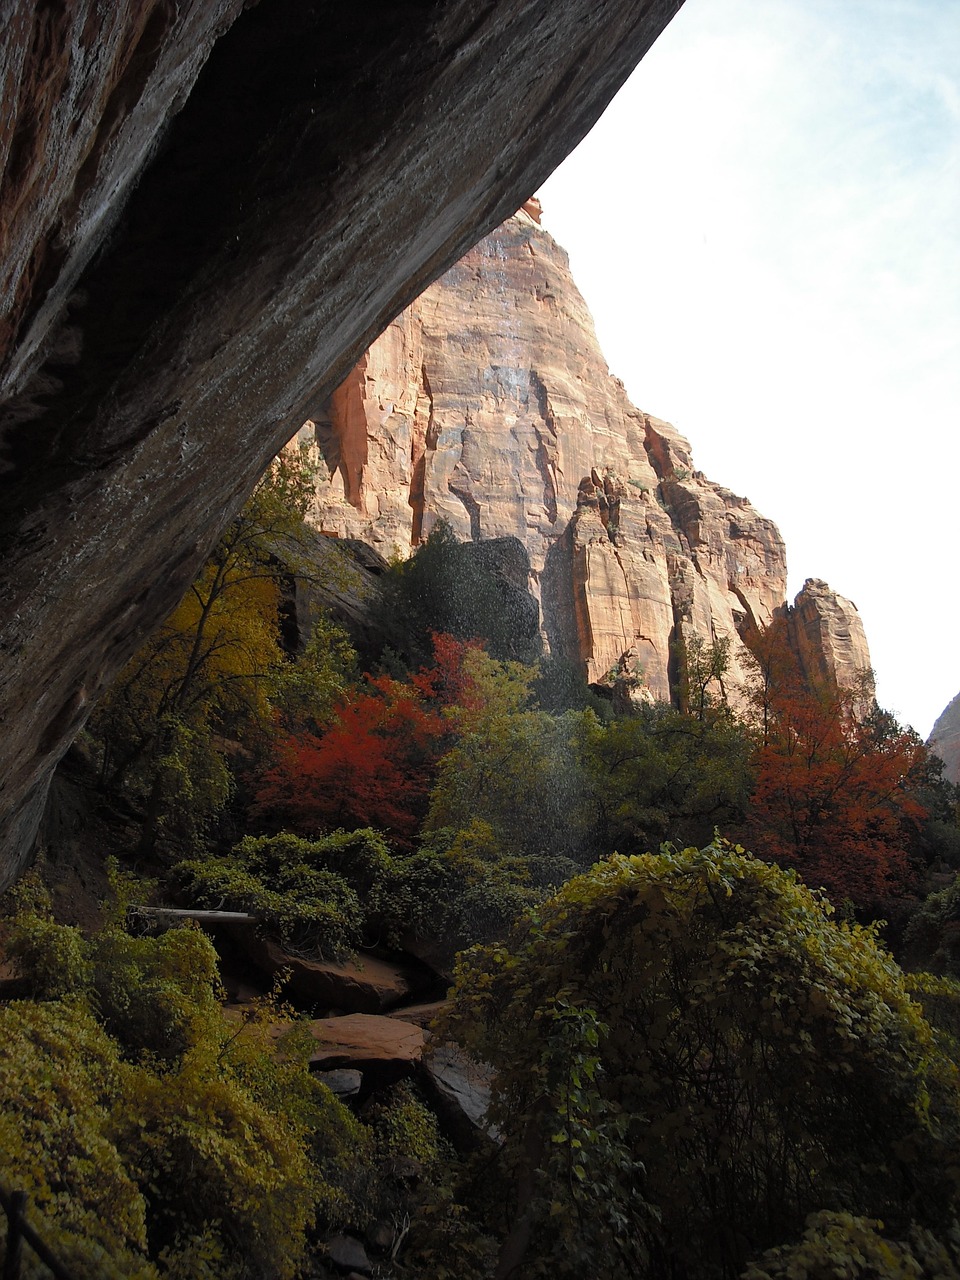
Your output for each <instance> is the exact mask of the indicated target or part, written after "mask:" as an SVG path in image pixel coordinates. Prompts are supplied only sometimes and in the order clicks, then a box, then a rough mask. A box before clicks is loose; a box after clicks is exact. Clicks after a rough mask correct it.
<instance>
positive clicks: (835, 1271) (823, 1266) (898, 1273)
mask: <svg viewBox="0 0 960 1280" xmlns="http://www.w3.org/2000/svg"><path fill="white" fill-rule="evenodd" d="M882 1233H883V1223H882V1222H877V1221H871V1220H870V1219H869V1218H858V1217H854V1216H853V1214H849V1213H829V1212H822V1213H814V1214H811V1215H810V1217H809V1218H808V1219H807V1226H806V1230H805V1231H804V1233H803V1238H802V1240H800V1241H799V1243H797V1244H793V1245H782V1246H780V1247H778V1248H775V1249H770V1250H768V1252H767V1253H765V1254H764V1255H763V1257H762V1258H760V1259H759V1260H758V1261H757V1262H754V1263H752V1264H751V1265H750V1266H749V1267H748V1268H747V1269H746V1271H745V1272H744V1273H743V1280H921V1278H922V1277H929V1280H960V1236H958V1234H957V1232H956V1231H951V1232H949V1233H948V1236H949V1238H948V1239H946V1240H941V1239H938V1238H937V1237H936V1235H934V1233H933V1232H931V1231H927V1230H924V1229H923V1228H922V1227H916V1226H914V1227H912V1228H911V1230H910V1232H909V1239H908V1240H890V1239H888V1238H887V1237H886V1236H885V1235H883V1234H882Z"/></svg>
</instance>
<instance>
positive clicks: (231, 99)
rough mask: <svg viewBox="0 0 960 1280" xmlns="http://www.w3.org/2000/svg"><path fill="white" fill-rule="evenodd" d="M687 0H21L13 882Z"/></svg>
mask: <svg viewBox="0 0 960 1280" xmlns="http://www.w3.org/2000/svg"><path fill="white" fill-rule="evenodd" d="M677 8H678V3H677V0H607V2H605V3H604V4H602V5H597V4H595V3H594V0H564V3H563V4H557V3H555V2H554V0H498V3H496V4H494V3H489V2H487V0H484V2H483V3H479V4H478V3H477V0H443V3H433V4H426V5H425V4H422V3H420V2H419V0H390V3H386V2H385V0H369V2H368V3H365V4H362V5H357V4H353V5H343V4H322V5H317V4H304V3H302V0H271V3H269V4H251V3H249V2H241V0H182V2H181V3H173V0H118V2H117V3H115V4H110V5H104V4H102V3H94V0H71V3H69V4H65V3H64V4H60V3H57V4H53V3H48V2H47V0H9V3H6V4H5V5H4V10H3V35H4V38H3V40H2V41H0V90H2V94H3V102H2V111H0V171H2V181H0V298H2V301H3V305H2V308H0V311H2V317H3V319H2V322H0V473H2V475H0V483H2V486H3V494H2V503H0V562H2V570H0V658H2V668H0V885H2V884H3V883H5V882H6V881H8V880H9V879H10V878H11V877H12V876H13V875H14V874H16V872H17V870H18V868H20V867H21V866H22V865H23V863H24V861H25V859H26V857H27V856H28V854H29V850H30V847H31V843H32V838H33V833H34V831H35V828H36V823H37V820H38V818H39V814H40V811H41V808H42V804H43V800H44V795H45V790H46V786H47V782H48V780H49V777H50V775H51V773H52V769H53V766H54V765H55V763H56V761H57V759H58V758H59V757H60V756H61V755H62V754H63V752H64V751H65V750H66V747H67V746H68V744H69V743H70V741H71V740H72V739H73V737H74V736H75V735H76V733H77V731H78V730H79V728H80V727H81V726H82V724H83V723H84V720H85V717H86V716H87V714H88V713H89V710H90V708H91V706H92V705H93V703H94V702H95V700H96V698H97V697H98V695H99V693H100V692H101V691H102V689H103V688H105V687H106V686H107V685H108V684H109V682H110V681H111V679H112V678H113V677H114V676H115V674H116V673H117V672H118V671H119V670H120V668H121V667H122V666H123V664H124V662H125V661H126V659H127V658H128V657H129V656H130V655H131V654H132V652H133V651H134V649H135V648H136V646H137V644H138V643H139V642H140V640H141V639H142V638H143V636H144V635H145V633H146V632H147V631H148V630H149V629H150V628H152V627H153V626H155V625H157V624H158V623H159V622H160V621H161V619H162V618H163V617H164V615H165V614H166V613H167V612H169V610H170V609H171V608H172V606H173V605H174V604H175V603H176V601H177V599H178V598H179V597H180V595H182V593H183V591H184V590H185V589H186V587H187V585H188V584H189V582H190V581H191V579H192V578H193V577H194V575H195V573H196V571H197V569H198V567H199V565H200V564H201V563H202V562H203V559H204V557H205V556H206V554H207V553H208V551H209V550H210V548H211V546H212V544H213V543H214V542H215V540H216V538H217V535H218V533H219V531H220V529H221V528H222V527H223V526H224V524H225V523H226V522H227V520H228V519H229V518H230V517H231V516H232V515H233V514H234V512H236V511H237V510H238V508H239V507H240V506H241V504H242V502H243V500H244V498H245V497H246V495H247V494H248V493H249V492H250V490H251V489H252V487H253V485H254V483H255V481H256V479H257V476H258V475H259V474H260V473H261V472H262V470H263V468H264V467H265V465H266V463H267V462H268V460H269V458H270V457H271V456H272V455H273V454H274V453H275V452H276V451H277V449H278V448H280V446H281V445H282V444H283V443H284V441H285V440H287V439H289V438H290V436H291V435H292V433H293V432H294V431H295V430H296V428H297V426H298V425H299V424H300V423H302V422H303V421H304V419H305V418H307V417H308V416H309V415H310V413H311V411H312V410H313V409H314V408H315V406H316V405H317V404H318V403H323V402H324V401H325V400H326V399H327V398H328V397H329V395H330V393H331V392H332V391H333V389H334V388H335V387H337V386H338V385H339V384H340V383H341V382H342V380H343V378H344V376H345V375H346V373H347V372H348V371H349V369H350V368H351V367H352V366H353V365H354V363H355V362H356V360H357V359H358V358H359V356H360V355H361V354H362V352H363V351H364V350H365V349H366V348H367V347H368V346H369V344H370V342H371V341H372V340H373V338H374V337H375V336H376V335H377V334H378V333H379V332H380V331H381V330H382V328H383V326H384V325H385V324H386V323H387V322H388V321H389V319H390V317H391V316H394V315H396V314H397V312H398V311H399V310H400V309H401V308H402V307H403V306H405V305H406V304H407V303H408V302H409V301H410V300H411V299H412V298H414V297H415V296H416V295H417V294H418V293H419V292H420V291H421V290H422V289H423V288H424V286H425V285H427V284H428V283H429V282H430V281H431V280H432V279H434V278H435V277H436V275H437V274H438V273H439V272H440V271H442V270H443V269H444V268H445V267H447V266H449V264H450V263H452V262H454V261H456V259H457V258H458V257H459V256H460V255H461V254H462V253H463V252H464V251H465V250H466V249H467V248H468V246H469V245H470V244H472V243H474V242H475V241H476V239H477V237H478V236H480V235H482V234H483V233H484V232H486V231H488V230H489V229H490V228H491V227H493V226H495V225H496V224H497V223H498V222H500V220H501V219H502V218H503V217H504V216H506V214H508V213H509V212H510V210H511V209H513V208H516V206H517V204H518V202H519V201H520V200H522V199H523V198H524V197H525V196H526V195H527V194H528V193H529V192H530V191H531V190H533V189H534V188H535V187H536V185H537V184H538V183H539V182H540V181H542V180H543V178H544V177H545V176H546V175H547V174H548V173H549V172H550V171H551V170H552V168H553V167H554V166H555V165H556V164H557V163H558V162H559V160H560V159H561V158H562V157H563V156H564V155H565V154H566V153H567V151H569V150H570V149H571V148H572V147H573V146H575V145H576V143H577V142H578V141H579V140H580V139H581V138H582V137H583V135H584V134H585V133H586V131H587V130H588V129H589V128H590V126H591V125H592V124H593V122H594V121H595V120H596V118H597V117H598V115H599V114H600V112H601V111H602V110H603V108H604V107H605V106H606V104H607V103H608V102H609V100H610V98H611V97H612V96H613V94H614V93H615V92H616V90H617V89H618V88H619V87H620V85H621V84H622V83H623V81H624V79H625V78H626V76H627V75H628V74H629V72H630V70H631V69H632V68H633V67H634V66H635V64H636V63H637V62H638V61H639V59H640V57H641V56H642V54H643V53H644V52H645V51H646V49H647V48H648V47H649V45H650V44H651V43H652V41H653V40H654V39H655V38H656V36H657V35H658V34H659V32H660V31H661V29H662V28H663V27H664V26H665V25H666V23H667V22H668V21H669V20H670V18H671V17H672V16H673V14H674V13H675V12H676V10H677Z"/></svg>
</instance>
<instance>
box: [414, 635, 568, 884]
mask: <svg viewBox="0 0 960 1280" xmlns="http://www.w3.org/2000/svg"><path fill="white" fill-rule="evenodd" d="M463 670H464V674H465V676H466V678H467V683H466V687H465V690H464V692H463V693H462V694H461V696H460V699H459V701H458V702H457V703H456V704H454V705H453V706H452V707H450V708H449V709H448V711H447V712H446V716H447V719H448V722H449V724H450V726H451V729H452V731H453V732H454V734H455V735H456V743H455V745H454V746H453V748H452V749H451V750H450V751H449V752H448V753H447V754H446V755H445V756H444V757H443V758H442V760H441V761H440V766H439V770H438V774H437V780H436V783H435V784H434V788H433V791H432V792H431V796H430V809H429V812H428V814H427V819H426V822H425V823H424V831H425V832H427V833H430V832H435V831H439V830H441V829H449V830H459V829H462V828H465V827H467V826H469V825H470V824H471V823H472V822H476V821H479V822H482V823H484V824H486V826H487V827H488V829H489V831H490V833H491V838H492V841H493V844H494V846H495V847H496V849H498V850H499V856H500V857H501V858H502V859H504V860H509V859H517V858H523V859H527V860H537V861H539V862H541V863H550V862H552V863H555V864H557V865H555V866H554V867H553V868H552V869H547V868H544V871H545V874H546V875H547V882H548V883H553V884H557V883H559V882H560V880H562V879H563V878H564V876H565V875H569V874H570V872H571V871H572V870H573V869H574V868H573V866H572V864H570V862H569V860H570V859H571V858H579V857H580V855H581V851H582V847H583V832H582V829H581V803H582V798H583V786H582V780H581V770H580V764H579V759H578V751H577V739H578V737H579V736H580V734H581V732H582V725H583V721H584V716H586V717H588V718H590V719H591V720H592V719H593V717H592V714H591V713H589V712H587V713H577V712H569V713H567V714H566V715H564V716H551V715H548V714H547V713H546V712H545V711H536V710H533V709H531V707H530V702H531V697H532V693H531V686H532V684H533V681H534V679H535V678H536V674H537V672H536V668H534V667H526V666H523V665H522V664H520V663H517V662H498V661H496V659H494V658H492V657H490V655H488V654H486V653H484V652H483V650H479V649H474V650H471V651H468V652H467V654H466V656H465V658H464V663H463ZM561 862H563V863H564V865H563V866H561V865H560V863H561ZM531 870H533V868H531Z"/></svg>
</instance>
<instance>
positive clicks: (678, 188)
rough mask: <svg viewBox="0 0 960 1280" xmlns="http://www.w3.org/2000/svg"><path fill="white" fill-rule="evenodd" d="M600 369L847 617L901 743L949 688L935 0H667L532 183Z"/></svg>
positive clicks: (958, 158)
mask: <svg viewBox="0 0 960 1280" xmlns="http://www.w3.org/2000/svg"><path fill="white" fill-rule="evenodd" d="M540 197H541V199H542V201H543V205H544V219H543V220H544V226H545V228H546V229H547V230H548V231H550V233H551V234H552V235H553V236H554V237H555V238H556V239H557V240H558V241H559V242H560V243H561V244H562V245H563V246H564V247H565V248H566V249H567V250H568V251H569V253H570V258H571V266H572V269H573V273H574V278H575V279H576V281H577V283H578V285H579V286H580V289H581V291H582V292H583V294H584V296H585V297H586V299H587V302H588V304H589V305H590V308H591V310H592V311H593V314H594V318H595V320H596V324H597V331H598V334H599V337H600V343H601V346H602V348H603V351H604V354H605V355H606V357H607V360H608V362H609V364H610V368H611V370H612V371H613V372H614V373H616V374H617V375H618V376H619V377H621V378H623V380H624V381H625V383H626V384H627V388H628V391H629V393H630V396H631V399H632V400H633V401H634V403H635V404H637V405H638V406H639V407H640V408H642V409H645V410H646V411H647V412H649V413H653V414H655V415H656V416H657V417H661V418H666V419H668V420H669V421H670V422H673V423H674V424H675V425H676V426H677V427H678V428H679V430H680V431H682V432H683V433H684V435H686V436H687V437H688V438H689V440H690V442H691V444H692V445H693V450H694V458H695V460H696V463H697V466H698V467H700V468H702V469H703V470H704V471H705V472H706V473H707V475H709V476H710V478H711V479H713V480H717V481H719V482H721V483H723V484H726V485H728V486H729V487H730V488H731V489H734V490H735V491H737V492H739V493H741V494H745V495H746V496H748V497H749V498H750V499H751V501H752V502H753V503H754V505H755V506H756V507H757V508H758V510H759V511H761V512H762V513H763V514H764V515H766V516H769V517H771V518H772V519H773V520H775V521H776V522H777V524H778V525H779V527H780V531H781V533H782V534H783V537H784V539H785V541H786V544H787V553H788V557H789V567H790V592H791V598H792V596H793V594H795V593H796V592H797V591H798V590H799V589H800V587H801V586H802V585H803V581H804V579H805V578H808V577H817V578H824V579H826V581H827V582H829V583H830V585H831V586H832V587H833V588H834V589H835V590H837V591H839V592H840V593H841V594H842V595H845V596H847V597H849V598H850V599H851V600H853V601H854V602H855V603H856V604H857V606H858V608H859V610H860V613H861V616H862V618H863V621H864V625H865V627H866V632H867V639H868V641H869V643H870V649H871V654H872V657H873V663H874V667H875V669H876V672H877V680H878V697H879V700H880V702H881V704H882V705H884V706H886V707H888V708H890V709H891V710H892V711H894V712H895V713H896V714H897V715H898V716H900V717H901V719H903V720H905V721H906V722H908V723H910V724H912V725H913V726H914V727H915V728H916V729H917V731H918V732H919V733H920V734H921V735H923V736H924V737H926V735H927V734H928V733H929V731H930V729H931V727H932V724H933V721H934V719H935V718H936V716H937V715H938V714H939V713H940V711H941V710H942V709H943V708H944V707H945V706H946V704H947V702H949V701H950V699H951V698H952V697H953V696H954V695H955V694H956V693H957V691H958V690H960V644H958V637H960V583H958V563H960V537H958V530H960V513H958V500H957V496H958V493H960V443H958V430H957V429H958V426H960V421H958V419H960V408H958V406H960V0H686V3H685V4H684V6H683V8H682V9H681V10H680V12H679V14H678V15H677V16H676V17H675V18H674V20H673V22H672V23H671V24H670V26H669V27H668V28H667V30H666V32H665V33H664V34H663V36H661V38H660V40H659V41H658V42H657V43H656V45H655V46H654V47H653V49H652V50H651V51H650V53H649V54H647V56H646V58H645V59H644V60H643V62H642V63H641V65H640V67H639V69H638V70H637V71H636V72H635V74H634V76H633V77H632V79H631V80H630V81H629V83H628V84H627V85H626V86H625V88H624V89H623V90H622V91H621V93H620V94H619V96H618V97H617V99H616V100H615V101H614V103H613V104H612V105H611V106H610V107H609V109H608V110H607V112H606V114H605V115H604V117H603V118H602V120H601V121H600V122H599V124H598V125H597V126H596V128H595V129H594V130H593V132H592V133H591V134H590V136H589V137H588V138H587V139H586V140H585V141H584V142H583V143H582V145H581V146H580V147H579V148H578V149H577V151H576V152H574V153H573V155H572V156H570V157H569V158H568V159H567V160H566V161H565V162H564V164H563V165H562V166H561V167H560V169H558V170H557V172H556V173H555V174H554V175H553V176H552V177H551V178H550V180H549V181H548V182H547V183H546V184H545V185H544V186H543V187H542V188H541V191H540Z"/></svg>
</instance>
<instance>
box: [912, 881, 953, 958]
mask: <svg viewBox="0 0 960 1280" xmlns="http://www.w3.org/2000/svg"><path fill="white" fill-rule="evenodd" d="M903 950H904V956H905V959H906V961H907V963H908V964H909V965H910V967H911V968H919V969H929V970H930V971H931V972H932V973H940V974H953V975H954V976H960V877H958V878H957V879H956V880H954V882H953V884H950V885H947V887H946V888H945V889H941V890H940V891H939V892H938V893H931V894H930V895H929V897H927V898H926V899H924V901H923V902H922V903H921V905H920V907H919V908H918V910H917V911H915V912H914V914H913V916H912V917H911V918H910V921H909V923H908V924H907V927H906V929H905V930H904V936H903Z"/></svg>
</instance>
